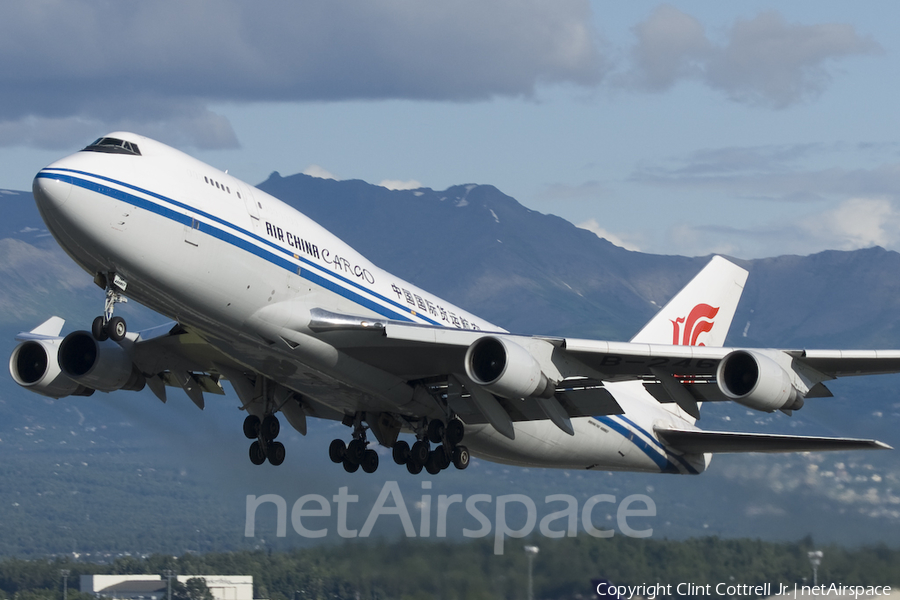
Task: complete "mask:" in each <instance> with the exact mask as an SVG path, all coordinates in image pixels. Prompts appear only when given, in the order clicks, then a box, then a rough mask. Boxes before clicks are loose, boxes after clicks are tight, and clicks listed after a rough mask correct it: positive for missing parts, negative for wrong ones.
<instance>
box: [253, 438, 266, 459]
mask: <svg viewBox="0 0 900 600" xmlns="http://www.w3.org/2000/svg"><path fill="white" fill-rule="evenodd" d="M250 462H252V463H253V464H254V465H261V464H263V463H264V462H266V453H265V452H263V449H262V445H261V444H260V443H259V442H258V441H256V442H253V443H252V444H250Z"/></svg>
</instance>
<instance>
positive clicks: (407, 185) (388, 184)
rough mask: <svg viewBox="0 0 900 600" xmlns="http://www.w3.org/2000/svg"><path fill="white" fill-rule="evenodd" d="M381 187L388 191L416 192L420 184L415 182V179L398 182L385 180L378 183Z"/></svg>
mask: <svg viewBox="0 0 900 600" xmlns="http://www.w3.org/2000/svg"><path fill="white" fill-rule="evenodd" d="M378 185H380V186H381V187H385V188H387V189H389V190H417V189H419V188H420V187H422V183H421V182H419V181H416V180H415V179H410V180H409V181H399V180H397V179H385V180H383V181H382V182H381V183H379V184H378Z"/></svg>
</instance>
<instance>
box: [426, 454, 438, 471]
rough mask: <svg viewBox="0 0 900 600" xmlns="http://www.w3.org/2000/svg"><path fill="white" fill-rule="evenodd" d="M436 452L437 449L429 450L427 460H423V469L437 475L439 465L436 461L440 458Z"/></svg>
mask: <svg viewBox="0 0 900 600" xmlns="http://www.w3.org/2000/svg"><path fill="white" fill-rule="evenodd" d="M436 454H437V451H434V452H431V453H430V454H429V455H428V460H426V461H425V470H426V471H428V472H429V473H430V474H431V475H437V474H438V473H440V472H441V465H440V463H439V462H438V461H439V460H440V459H439V458H438V457H437V455H436Z"/></svg>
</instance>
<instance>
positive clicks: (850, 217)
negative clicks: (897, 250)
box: [799, 198, 900, 250]
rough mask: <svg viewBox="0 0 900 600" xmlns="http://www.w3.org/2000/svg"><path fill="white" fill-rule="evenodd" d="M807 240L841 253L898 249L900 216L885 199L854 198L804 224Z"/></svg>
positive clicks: (809, 219) (802, 225) (801, 226)
mask: <svg viewBox="0 0 900 600" xmlns="http://www.w3.org/2000/svg"><path fill="white" fill-rule="evenodd" d="M799 228H800V229H801V230H802V231H803V232H805V234H806V237H808V238H812V239H819V240H822V241H823V242H827V243H829V244H834V245H833V246H832V247H834V248H836V249H839V250H856V249H859V248H869V247H871V246H883V247H896V245H897V243H898V242H900V213H898V212H897V210H896V209H895V208H894V206H893V204H892V203H891V202H890V201H889V200H887V199H884V198H850V199H849V200H845V201H844V202H841V203H840V204H838V205H837V206H836V207H834V208H833V209H831V210H828V211H825V212H823V213H821V214H817V215H812V216H810V217H808V218H806V219H804V220H803V222H802V223H801V224H800V226H799Z"/></svg>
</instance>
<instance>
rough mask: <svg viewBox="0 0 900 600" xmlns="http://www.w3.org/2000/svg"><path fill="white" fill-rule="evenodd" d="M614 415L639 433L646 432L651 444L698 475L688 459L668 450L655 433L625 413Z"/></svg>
mask: <svg viewBox="0 0 900 600" xmlns="http://www.w3.org/2000/svg"><path fill="white" fill-rule="evenodd" d="M616 416H617V417H618V418H620V419H622V420H623V421H625V422H626V423H628V424H630V425H631V426H632V427H634V428H635V429H637V430H638V431H640V432H641V433H644V434H646V435H647V437H648V438H650V440H651V441H652V442H653V444H654V445H656V446H658V447H659V449H660V451H662V452H663V453H664V454H665V455H666V456H667V457H669V459H670V460H671V459H673V458H674V459H675V460H677V461H678V462H679V463H681V465H682V466H683V467H684V468H685V469H687V470H688V472H689V473H691V474H692V475H698V474H699V472H698V471H697V469H695V468H694V467H693V465H691V463H689V462H688V461H686V460H684V457H681V456H678V455H677V454H672V453H671V452H669V451H668V449H667V448H666V447H665V446H663V445H662V443H661V442H660V441H659V440H658V439H656V436H655V435H653V434H651V433H649V432H648V431H647V430H646V429H644V428H643V427H641V426H640V425H638V424H637V423H635V422H634V421H632V420H631V419H629V418H628V417H626V416H625V415H616Z"/></svg>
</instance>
